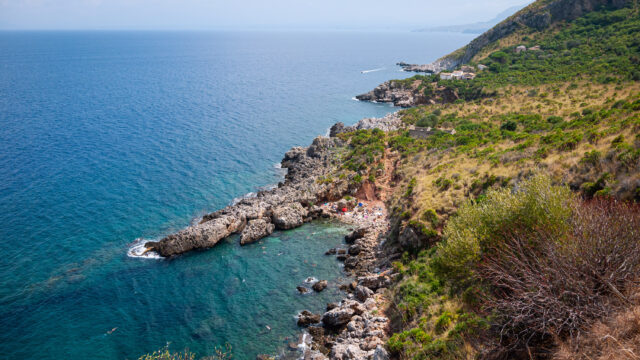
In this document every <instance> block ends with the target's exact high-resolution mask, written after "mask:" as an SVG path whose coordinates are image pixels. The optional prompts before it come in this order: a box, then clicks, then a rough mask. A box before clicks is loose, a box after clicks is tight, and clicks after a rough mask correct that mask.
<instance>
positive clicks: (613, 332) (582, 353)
mask: <svg viewBox="0 0 640 360" xmlns="http://www.w3.org/2000/svg"><path fill="white" fill-rule="evenodd" d="M553 358H554V359H555V360H618V359H620V360H623V359H626V360H638V359H640V306H638V305H635V306H630V307H628V308H626V309H624V310H622V311H619V312H617V313H614V314H612V315H611V316H610V318H608V319H606V320H605V321H601V322H598V323H596V324H595V325H593V326H592V327H591V328H590V330H589V332H588V333H586V334H585V335H584V336H583V337H582V338H580V339H578V340H574V341H567V342H562V343H560V346H559V347H558V350H557V352H556V353H555V355H554V357H553Z"/></svg>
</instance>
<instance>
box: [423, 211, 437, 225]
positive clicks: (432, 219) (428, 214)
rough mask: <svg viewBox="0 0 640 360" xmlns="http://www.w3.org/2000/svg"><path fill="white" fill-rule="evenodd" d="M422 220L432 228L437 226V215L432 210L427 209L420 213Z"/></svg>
mask: <svg viewBox="0 0 640 360" xmlns="http://www.w3.org/2000/svg"><path fill="white" fill-rule="evenodd" d="M422 219H423V220H424V221H427V222H429V223H430V224H431V226H432V227H434V228H435V227H436V226H438V214H436V211H435V210H433V209H427V210H425V211H424V212H423V213H422Z"/></svg>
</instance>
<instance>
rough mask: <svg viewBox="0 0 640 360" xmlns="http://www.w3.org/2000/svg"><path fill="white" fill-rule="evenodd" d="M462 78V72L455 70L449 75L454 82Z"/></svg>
mask: <svg viewBox="0 0 640 360" xmlns="http://www.w3.org/2000/svg"><path fill="white" fill-rule="evenodd" d="M463 76H464V72H462V70H456V71H454V72H453V73H452V74H451V78H453V79H455V80H460V79H462V77H463Z"/></svg>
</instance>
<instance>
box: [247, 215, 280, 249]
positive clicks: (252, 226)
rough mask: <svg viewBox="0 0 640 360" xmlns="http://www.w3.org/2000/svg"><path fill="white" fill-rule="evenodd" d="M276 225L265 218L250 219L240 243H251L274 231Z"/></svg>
mask: <svg viewBox="0 0 640 360" xmlns="http://www.w3.org/2000/svg"><path fill="white" fill-rule="evenodd" d="M275 228H276V227H275V225H273V224H272V223H270V222H268V221H267V220H265V219H255V220H251V221H249V223H248V224H247V226H246V227H245V228H244V230H242V233H241V234H240V245H246V244H251V243H253V242H256V241H258V240H260V239H262V238H264V237H266V236H269V235H271V234H272V233H273V230H274V229H275Z"/></svg>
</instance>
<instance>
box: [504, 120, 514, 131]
mask: <svg viewBox="0 0 640 360" xmlns="http://www.w3.org/2000/svg"><path fill="white" fill-rule="evenodd" d="M517 128H518V124H516V122H515V121H512V120H509V121H507V122H505V123H504V124H502V125H501V126H500V130H508V131H516V129H517Z"/></svg>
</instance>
